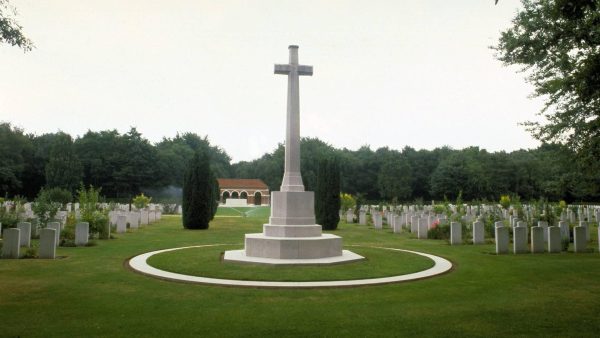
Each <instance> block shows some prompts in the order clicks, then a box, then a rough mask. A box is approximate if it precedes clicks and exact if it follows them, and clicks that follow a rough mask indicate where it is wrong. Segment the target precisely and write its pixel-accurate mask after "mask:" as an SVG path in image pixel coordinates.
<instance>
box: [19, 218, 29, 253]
mask: <svg viewBox="0 0 600 338" xmlns="http://www.w3.org/2000/svg"><path fill="white" fill-rule="evenodd" d="M17 228H19V230H21V232H20V234H21V239H20V240H19V243H20V244H19V245H21V246H26V247H29V246H30V244H31V223H29V222H19V223H18V224H17Z"/></svg>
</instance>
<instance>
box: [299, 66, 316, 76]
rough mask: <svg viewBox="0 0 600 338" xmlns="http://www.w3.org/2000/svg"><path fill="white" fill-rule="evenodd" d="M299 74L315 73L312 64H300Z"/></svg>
mask: <svg viewBox="0 0 600 338" xmlns="http://www.w3.org/2000/svg"><path fill="white" fill-rule="evenodd" d="M298 75H310V76H312V75H313V67H312V66H298Z"/></svg>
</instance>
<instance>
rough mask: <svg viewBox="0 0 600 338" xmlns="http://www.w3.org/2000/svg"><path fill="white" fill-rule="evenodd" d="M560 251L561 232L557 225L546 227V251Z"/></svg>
mask: <svg viewBox="0 0 600 338" xmlns="http://www.w3.org/2000/svg"><path fill="white" fill-rule="evenodd" d="M561 251H562V234H561V232H560V228H559V227H557V226H552V227H548V252H550V253H559V252H561Z"/></svg>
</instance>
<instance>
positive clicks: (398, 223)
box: [394, 216, 402, 234]
mask: <svg viewBox="0 0 600 338" xmlns="http://www.w3.org/2000/svg"><path fill="white" fill-rule="evenodd" d="M401 232H402V216H394V233H395V234H399V233H401Z"/></svg>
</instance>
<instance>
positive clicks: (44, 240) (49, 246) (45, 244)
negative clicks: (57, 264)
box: [39, 228, 58, 259]
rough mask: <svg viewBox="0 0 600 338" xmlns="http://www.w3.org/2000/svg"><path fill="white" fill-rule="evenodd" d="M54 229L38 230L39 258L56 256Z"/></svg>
mask: <svg viewBox="0 0 600 338" xmlns="http://www.w3.org/2000/svg"><path fill="white" fill-rule="evenodd" d="M57 232H58V231H56V230H55V229H51V228H46V229H42V230H41V231H40V253H39V254H40V258H44V259H54V258H56V245H57V241H56V233H57Z"/></svg>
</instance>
